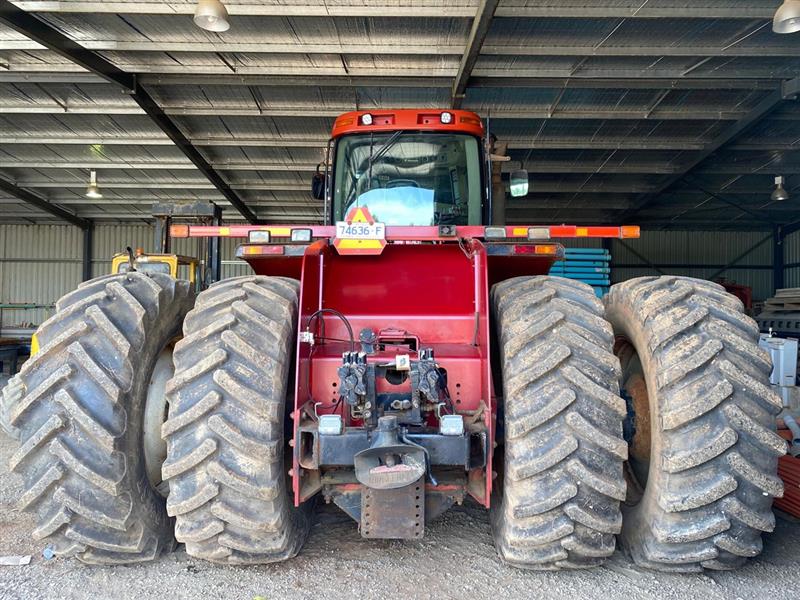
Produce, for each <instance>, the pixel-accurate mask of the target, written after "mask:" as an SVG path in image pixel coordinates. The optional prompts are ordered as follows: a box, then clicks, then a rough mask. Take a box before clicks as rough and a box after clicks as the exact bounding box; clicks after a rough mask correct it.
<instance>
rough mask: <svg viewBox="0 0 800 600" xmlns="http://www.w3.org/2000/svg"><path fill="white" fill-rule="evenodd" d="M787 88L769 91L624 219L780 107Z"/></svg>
mask: <svg viewBox="0 0 800 600" xmlns="http://www.w3.org/2000/svg"><path fill="white" fill-rule="evenodd" d="M785 89H787V84H784V85H783V86H782V88H781V89H777V90H775V91H773V92H771V93H769V94H768V95H767V96H766V97H765V98H764V99H763V100H762V101H761V102H759V103H758V105H756V106H755V107H754V108H753V109H752V110H751V111H750V112H749V113H748V114H747V116H746V117H744V118H742V119H740V120H739V121H736V122H735V123H734V124H733V125H731V126H730V127H728V128H726V129H725V130H724V131H723V132H722V133H720V134H719V135H718V136H717V137H715V138H714V139H713V140H712V141H711V142H709V143H708V144H707V145H706V146H705V148H704V149H703V150H702V151H701V152H698V153H697V154H696V155H695V156H694V158H693V159H692V161H691V162H690V163H689V164H688V165H686V166H685V167H684V169H683V171H682V172H679V173H676V174H675V175H671V176H670V177H668V178H666V179H665V180H664V181H663V182H662V183H661V184H660V185H659V186H658V187H657V189H656V190H654V191H653V192H649V193H646V194H643V195H642V196H641V197H640V198H639V199H638V200H637V201H636V202H635V203H634V206H633V207H632V208H631V210H630V211H629V212H628V213H626V214H624V215H623V219H625V220H628V221H631V220H635V219H636V217H637V215H638V214H639V213H640V212H641V211H642V209H643V208H645V207H646V206H647V205H648V204H650V203H651V202H652V201H653V200H655V199H656V198H658V197H659V196H660V195H661V194H662V193H663V192H665V191H666V190H667V189H669V188H670V187H672V186H673V185H674V184H676V183H677V182H678V181H680V180H681V179H683V178H684V177H685V176H686V175H688V174H689V173H691V172H692V171H693V170H694V169H695V168H696V167H698V166H699V165H700V164H701V163H702V162H703V161H704V160H705V159H707V158H708V157H709V156H711V155H712V154H714V153H715V152H716V151H717V150H719V149H720V148H722V147H723V146H725V145H726V144H728V143H729V142H731V141H733V140H735V139H736V138H738V137H739V136H740V135H741V134H742V133H744V132H745V131H747V130H748V129H750V128H751V127H752V126H753V125H755V124H756V123H757V122H758V121H760V120H761V119H762V118H764V117H765V116H766V115H768V114H769V113H771V112H772V111H773V110H775V109H776V108H778V107H779V106H780V105H781V104H782V103H783V101H784V99H785V96H784V90H785Z"/></svg>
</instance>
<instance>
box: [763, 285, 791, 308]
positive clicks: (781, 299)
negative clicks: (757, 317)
mask: <svg viewBox="0 0 800 600" xmlns="http://www.w3.org/2000/svg"><path fill="white" fill-rule="evenodd" d="M797 311H800V288H784V289H780V290H776V292H775V295H774V296H773V297H772V298H770V299H769V300H767V301H766V302H764V312H771V313H774V312H797Z"/></svg>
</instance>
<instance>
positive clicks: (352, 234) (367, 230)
mask: <svg viewBox="0 0 800 600" xmlns="http://www.w3.org/2000/svg"><path fill="white" fill-rule="evenodd" d="M336 237H337V238H339V239H342V240H383V239H386V225H384V224H383V223H373V224H372V225H370V224H369V223H352V224H351V223H345V222H344V221H339V222H338V223H336Z"/></svg>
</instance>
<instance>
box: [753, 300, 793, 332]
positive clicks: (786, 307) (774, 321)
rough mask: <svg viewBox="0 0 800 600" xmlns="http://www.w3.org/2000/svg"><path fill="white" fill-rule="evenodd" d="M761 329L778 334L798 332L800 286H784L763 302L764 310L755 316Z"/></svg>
mask: <svg viewBox="0 0 800 600" xmlns="http://www.w3.org/2000/svg"><path fill="white" fill-rule="evenodd" d="M756 321H757V322H758V327H759V329H760V330H761V331H763V332H767V331H770V330H772V331H773V332H774V333H778V334H780V335H789V336H791V337H797V336H798V334H800V288H784V289H780V290H776V291H775V295H774V296H773V297H772V298H770V299H769V300H767V301H766V302H764V310H763V311H762V312H761V313H759V314H758V316H757V317H756Z"/></svg>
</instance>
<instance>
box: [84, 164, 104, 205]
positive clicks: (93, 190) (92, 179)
mask: <svg viewBox="0 0 800 600" xmlns="http://www.w3.org/2000/svg"><path fill="white" fill-rule="evenodd" d="M86 197H87V198H92V199H95V200H96V199H98V198H102V197H103V194H102V193H101V192H100V186H98V185H97V171H89V187H87V188H86Z"/></svg>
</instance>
